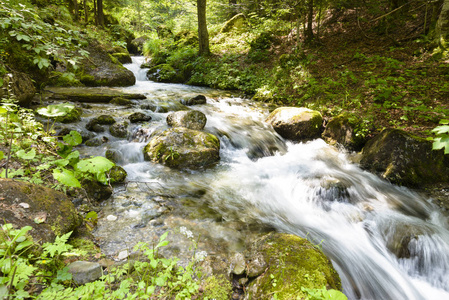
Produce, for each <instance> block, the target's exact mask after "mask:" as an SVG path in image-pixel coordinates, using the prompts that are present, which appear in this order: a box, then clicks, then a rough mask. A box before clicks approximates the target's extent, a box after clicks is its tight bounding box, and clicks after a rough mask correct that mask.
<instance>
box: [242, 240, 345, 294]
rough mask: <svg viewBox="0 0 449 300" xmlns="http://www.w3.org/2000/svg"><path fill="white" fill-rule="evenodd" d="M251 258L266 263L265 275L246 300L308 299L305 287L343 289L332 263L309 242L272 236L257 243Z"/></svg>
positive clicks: (252, 284)
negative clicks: (274, 296)
mask: <svg viewBox="0 0 449 300" xmlns="http://www.w3.org/2000/svg"><path fill="white" fill-rule="evenodd" d="M250 252H251V256H257V255H260V256H262V257H263V259H264V260H265V262H266V264H267V267H266V269H265V272H263V273H262V274H261V275H260V276H258V277H257V278H256V279H254V280H253V281H251V282H250V284H249V286H248V288H247V294H246V297H245V299H272V296H273V295H274V294H275V293H276V295H277V297H278V298H277V299H306V296H307V294H306V293H305V292H303V291H302V289H301V288H307V289H321V288H323V286H324V287H326V288H327V289H335V290H341V282H340V277H339V276H338V273H337V272H336V271H335V269H334V268H333V266H332V263H331V262H330V260H329V259H328V258H327V257H326V256H325V255H324V254H323V252H322V251H321V250H320V249H318V248H317V247H316V246H314V245H312V244H311V243H310V242H309V241H307V240H306V239H303V238H300V237H298V236H295V235H291V234H283V233H270V234H268V235H266V236H264V237H262V238H261V239H259V240H258V241H256V242H255V243H254V245H253V246H252V247H251V250H250Z"/></svg>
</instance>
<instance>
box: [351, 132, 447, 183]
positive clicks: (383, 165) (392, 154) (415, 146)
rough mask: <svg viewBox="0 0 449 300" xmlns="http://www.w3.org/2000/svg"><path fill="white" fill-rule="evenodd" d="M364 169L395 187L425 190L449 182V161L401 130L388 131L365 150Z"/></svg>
mask: <svg viewBox="0 0 449 300" xmlns="http://www.w3.org/2000/svg"><path fill="white" fill-rule="evenodd" d="M360 165H361V166H362V168H364V169H367V170H369V171H372V172H374V173H376V174H378V175H380V176H381V177H382V178H385V179H386V180H389V181H391V182H393V183H396V184H400V185H406V186H422V185H424V184H427V183H429V184H431V183H437V182H447V180H449V157H447V156H446V157H445V155H444V153H443V151H442V150H439V151H435V150H432V143H431V142H430V141H427V140H425V139H422V138H419V137H416V136H414V135H412V134H410V133H408V132H405V131H402V130H399V129H386V130H384V131H382V132H381V133H380V134H379V135H377V136H376V137H374V138H373V139H371V140H370V141H368V143H367V144H366V146H365V147H364V148H363V150H362V158H361V161H360Z"/></svg>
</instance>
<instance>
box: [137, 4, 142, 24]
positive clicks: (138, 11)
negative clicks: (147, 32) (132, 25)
mask: <svg viewBox="0 0 449 300" xmlns="http://www.w3.org/2000/svg"><path fill="white" fill-rule="evenodd" d="M136 4H137V26H136V27H137V28H136V30H137V31H141V30H142V6H141V0H137V2H136Z"/></svg>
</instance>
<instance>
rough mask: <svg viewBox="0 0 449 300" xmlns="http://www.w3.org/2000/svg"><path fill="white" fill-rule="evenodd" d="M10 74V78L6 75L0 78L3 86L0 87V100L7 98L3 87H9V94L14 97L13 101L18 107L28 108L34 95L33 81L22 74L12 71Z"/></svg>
mask: <svg viewBox="0 0 449 300" xmlns="http://www.w3.org/2000/svg"><path fill="white" fill-rule="evenodd" d="M10 74H12V76H11V77H10V76H8V75H3V76H0V79H2V80H3V86H2V87H0V99H2V98H8V94H7V92H6V89H4V87H6V86H8V85H10V87H11V91H10V93H11V94H12V95H14V97H15V99H16V100H17V101H18V102H19V105H21V106H24V107H29V106H30V104H31V100H32V99H33V97H34V95H35V94H36V88H35V87H34V84H33V80H32V79H31V77H30V76H29V75H27V74H25V73H22V72H15V71H12V72H10ZM2 77H3V78H2Z"/></svg>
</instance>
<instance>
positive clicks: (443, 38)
mask: <svg viewBox="0 0 449 300" xmlns="http://www.w3.org/2000/svg"><path fill="white" fill-rule="evenodd" d="M435 33H436V38H437V39H438V42H439V44H441V46H443V47H445V45H443V44H445V43H447V41H448V38H449V0H444V3H443V8H442V9H441V13H440V16H439V17H438V22H437V25H436V29H435Z"/></svg>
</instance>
